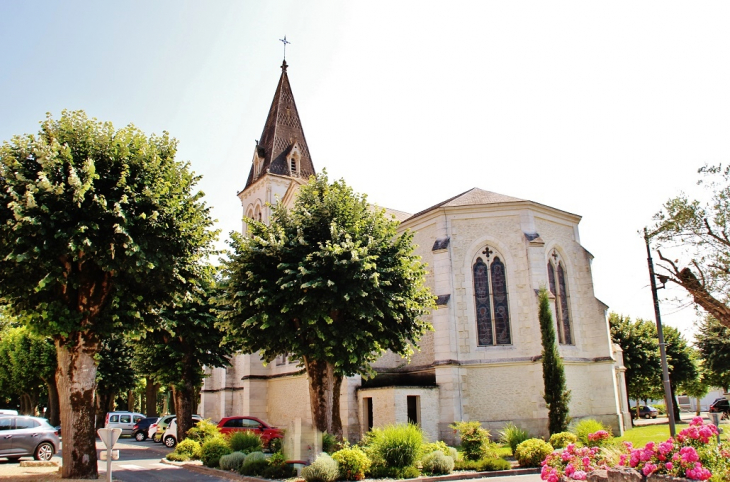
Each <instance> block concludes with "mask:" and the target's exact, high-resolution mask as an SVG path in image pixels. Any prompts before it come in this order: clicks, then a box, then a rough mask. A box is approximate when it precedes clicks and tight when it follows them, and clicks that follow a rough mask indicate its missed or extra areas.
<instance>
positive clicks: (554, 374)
mask: <svg viewBox="0 0 730 482" xmlns="http://www.w3.org/2000/svg"><path fill="white" fill-rule="evenodd" d="M538 303H539V310H538V311H539V313H538V316H539V318H540V335H541V339H542V379H543V383H544V384H545V394H544V395H543V398H544V399H545V403H546V405H547V408H548V430H549V431H550V434H554V433H560V432H565V431H566V430H567V429H568V421H569V420H568V414H569V407H568V404H569V403H570V390H568V389H567V387H566V385H565V369H564V368H563V360H561V359H560V353H558V344H557V342H556V340H555V323H553V315H552V312H551V311H550V299H549V298H548V292H547V290H546V289H545V288H544V287H543V288H540V292H539V294H538Z"/></svg>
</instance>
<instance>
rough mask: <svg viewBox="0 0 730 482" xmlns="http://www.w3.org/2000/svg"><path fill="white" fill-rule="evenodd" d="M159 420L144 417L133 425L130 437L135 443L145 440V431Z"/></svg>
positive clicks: (157, 418)
mask: <svg viewBox="0 0 730 482" xmlns="http://www.w3.org/2000/svg"><path fill="white" fill-rule="evenodd" d="M159 419H160V417H146V418H143V419H142V420H140V421H139V422H137V423H135V424H134V428H132V437H133V438H134V439H135V440H136V441H137V442H142V441H143V440H147V431H148V430H149V428H150V426H151V425H152V424H154V423H157V420H159Z"/></svg>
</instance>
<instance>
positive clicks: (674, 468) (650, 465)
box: [541, 417, 730, 482]
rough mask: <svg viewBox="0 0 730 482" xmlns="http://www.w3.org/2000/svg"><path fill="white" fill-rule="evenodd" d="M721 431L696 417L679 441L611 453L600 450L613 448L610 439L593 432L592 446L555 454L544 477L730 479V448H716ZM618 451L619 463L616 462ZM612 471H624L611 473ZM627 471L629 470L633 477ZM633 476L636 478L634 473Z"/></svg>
mask: <svg viewBox="0 0 730 482" xmlns="http://www.w3.org/2000/svg"><path fill="white" fill-rule="evenodd" d="M717 434H718V430H717V427H716V426H714V425H712V424H704V423H703V420H702V418H701V417H695V418H694V419H693V420H692V422H690V425H689V427H688V428H686V429H684V430H682V431H681V432H680V433H679V434H678V435H677V439H676V440H674V439H671V438H670V439H669V440H667V441H665V442H662V443H654V442H650V443H648V444H646V446H644V447H641V448H635V447H633V445H632V444H631V443H630V442H624V443H623V446H619V447H616V446H614V447H613V448H612V449H607V448H601V446H606V445H609V446H610V444H609V443H608V442H610V440H609V438H608V437H607V434H603V433H600V434H599V433H595V434H590V435H589V436H588V440H589V445H594V446H592V447H591V446H588V447H578V446H576V444H570V445H568V446H567V447H566V448H565V449H564V450H562V451H555V452H553V453H551V454H550V455H548V456H547V458H546V459H545V460H544V461H543V463H542V471H541V478H542V480H546V481H547V482H559V481H560V480H566V479H567V480H587V479H588V478H589V474H590V473H591V472H593V471H596V470H608V480H609V482H611V481H613V480H616V481H623V480H644V479H645V480H647V481H657V482H658V481H660V480H662V481H670V480H682V479H685V480H686V479H689V480H712V481H715V480H717V481H720V480H729V479H730V447H728V446H727V445H722V444H720V445H718V444H716V443H715V442H714V437H715V436H716V435H717ZM617 452H619V453H620V455H619V458H618V461H616V460H612V459H613V458H615V456H616V453H617ZM612 467H617V468H622V469H623V470H612ZM626 469H631V470H630V471H629V472H627V471H626ZM634 471H635V476H633V477H630V473H632V472H634Z"/></svg>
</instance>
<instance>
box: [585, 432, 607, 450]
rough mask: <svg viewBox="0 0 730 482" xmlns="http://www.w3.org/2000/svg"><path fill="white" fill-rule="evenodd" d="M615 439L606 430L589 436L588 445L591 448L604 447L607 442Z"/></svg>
mask: <svg viewBox="0 0 730 482" xmlns="http://www.w3.org/2000/svg"><path fill="white" fill-rule="evenodd" d="M612 438H613V436H611V434H610V433H608V432H607V431H605V430H599V431H597V432H594V433H589V434H588V445H589V446H590V447H602V446H603V445H604V444H605V443H606V442H608V441H610V440H611V439H612Z"/></svg>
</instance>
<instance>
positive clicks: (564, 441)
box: [549, 432, 578, 449]
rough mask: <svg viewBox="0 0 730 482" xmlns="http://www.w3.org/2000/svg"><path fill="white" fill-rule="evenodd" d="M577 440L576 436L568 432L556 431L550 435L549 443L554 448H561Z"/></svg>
mask: <svg viewBox="0 0 730 482" xmlns="http://www.w3.org/2000/svg"><path fill="white" fill-rule="evenodd" d="M577 441H578V436H577V435H576V434H574V433H570V432H558V433H554V434H552V435H551V436H550V440H549V442H550V445H552V446H553V448H554V449H563V448H565V447H567V446H568V445H569V444H574V443H576V442H577Z"/></svg>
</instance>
